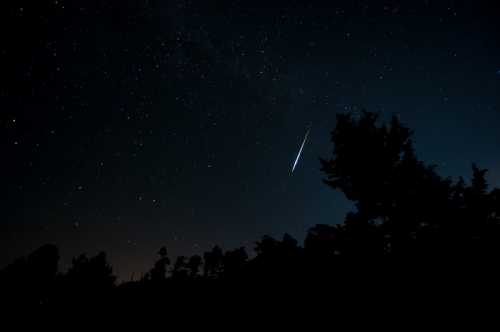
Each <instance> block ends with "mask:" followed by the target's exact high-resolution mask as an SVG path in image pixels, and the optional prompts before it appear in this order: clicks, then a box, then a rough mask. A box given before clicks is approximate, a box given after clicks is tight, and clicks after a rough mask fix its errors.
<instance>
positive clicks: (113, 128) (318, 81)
mask: <svg viewBox="0 0 500 332" xmlns="http://www.w3.org/2000/svg"><path fill="white" fill-rule="evenodd" d="M32 2H33V1H10V3H7V4H2V5H1V6H2V7H4V6H5V8H2V13H3V14H2V15H7V16H8V19H5V20H4V19H2V23H1V24H2V26H1V28H2V31H3V32H2V34H3V36H2V38H3V40H5V42H4V43H2V45H1V53H0V56H1V57H2V61H1V66H2V68H1V69H2V73H5V75H4V74H2V76H4V78H7V80H5V79H4V83H3V84H2V86H1V90H0V93H1V108H2V115H1V124H0V125H1V128H2V129H1V131H2V143H1V144H2V150H3V156H4V158H2V160H3V162H2V166H1V167H2V173H3V175H4V180H3V181H5V183H4V184H3V185H2V201H3V202H4V204H5V205H4V207H3V210H4V211H5V213H4V217H3V218H2V219H3V221H2V225H1V226H0V227H1V239H0V243H2V255H1V256H0V265H2V266H3V265H5V264H7V263H8V262H9V261H11V260H12V259H14V258H15V257H17V256H20V255H23V254H26V253H28V252H30V251H32V250H33V249H35V248H36V247H38V246H40V245H41V244H43V243H47V242H53V243H56V244H58V245H59V246H60V248H61V251H62V254H63V263H64V264H67V263H68V262H69V258H70V257H72V256H75V255H77V254H79V253H82V252H87V253H89V254H95V253H96V252H97V251H98V250H105V251H107V252H108V254H109V256H110V259H111V261H112V262H113V264H114V267H115V270H116V271H117V272H118V273H119V274H120V275H121V276H122V277H125V278H127V277H128V276H129V275H130V274H131V272H132V271H136V272H137V273H140V272H143V271H145V270H146V269H147V268H148V267H149V266H151V263H152V261H153V260H154V259H155V253H156V251H157V249H158V248H159V247H160V246H162V245H166V246H167V247H168V248H169V250H170V252H171V254H172V255H177V254H192V253H195V252H197V253H201V252H202V251H203V250H207V249H209V248H210V247H211V246H212V245H214V244H220V245H221V246H223V247H224V248H226V249H229V248H232V247H237V246H241V245H244V246H247V248H249V249H252V248H253V242H254V241H255V240H257V239H258V238H259V237H260V236H262V235H264V234H271V235H275V236H281V234H282V233H284V232H289V233H290V234H292V235H293V236H296V237H297V238H298V239H300V240H301V239H302V238H303V236H304V235H305V233H306V231H307V229H308V228H309V227H310V226H312V225H314V224H317V223H336V222H342V220H343V216H344V215H345V213H346V211H348V209H349V208H350V205H349V203H348V202H346V201H345V200H344V198H343V197H342V195H341V194H339V193H336V192H334V191H332V190H331V189H329V188H327V187H326V186H325V185H323V184H322V183H321V180H322V175H321V173H320V171H319V162H318V157H320V156H323V157H327V156H328V155H329V153H330V152H331V150H332V146H331V143H330V141H329V132H330V131H331V130H332V129H333V128H334V126H335V114H336V113H337V112H359V111H360V110H361V109H364V108H366V109H367V110H369V111H374V112H380V113H381V115H382V117H383V118H387V117H389V116H391V115H392V114H398V115H399V116H400V118H401V121H402V122H403V123H405V124H406V125H408V126H409V127H411V128H413V129H414V130H415V141H416V148H417V153H418V155H419V156H420V157H421V158H423V159H424V160H426V161H428V162H435V163H437V164H438V165H440V167H439V170H440V173H441V174H443V175H446V176H448V175H450V176H459V175H463V176H465V177H466V178H467V177H468V175H469V173H470V171H469V170H470V167H471V163H472V162H477V163H478V164H479V165H480V166H482V167H485V168H488V169H489V170H490V172H489V179H490V181H491V183H492V184H496V185H499V184H500V160H499V159H500V130H499V129H500V109H499V107H500V76H499V75H498V70H499V69H500V38H499V37H500V35H499V31H500V24H499V23H498V22H497V21H498V17H499V15H498V14H499V13H500V12H499V11H498V8H496V7H493V6H492V5H491V4H490V3H489V2H486V1H483V2H481V1H479V2H476V1H475V2H472V1H449V0H448V1H446V0H445V1H431V0H428V1H405V2H401V1H336V2H332V1H329V2H318V1H310V2H307V4H306V5H304V3H305V2H302V1H275V2H273V7H269V3H270V2H269V1H267V2H260V1H253V2H244V1H218V2H217V3H216V4H215V3H213V2H210V1H153V0H151V1H146V0H142V1H133V0H127V1H112V0H110V1H97V0H96V1H64V0H59V1H40V2H37V3H36V4H33V3H32ZM310 123H312V131H311V134H310V137H309V140H308V142H307V144H306V146H305V148H304V151H303V154H302V158H301V160H300V162H299V164H298V167H297V169H296V171H295V172H294V173H293V175H292V174H291V173H290V170H291V166H292V163H293V160H294V158H295V156H296V153H297V151H298V148H299V146H300V143H301V140H302V138H303V135H304V133H305V130H306V127H307V126H308V124H310ZM64 264H63V268H64Z"/></svg>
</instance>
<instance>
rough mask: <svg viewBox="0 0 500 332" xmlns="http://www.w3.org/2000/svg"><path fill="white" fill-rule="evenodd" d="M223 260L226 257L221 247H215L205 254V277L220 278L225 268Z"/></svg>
mask: <svg viewBox="0 0 500 332" xmlns="http://www.w3.org/2000/svg"><path fill="white" fill-rule="evenodd" d="M223 258H224V255H223V253H222V249H221V248H220V247H219V246H215V247H214V248H213V249H212V250H211V251H207V252H205V253H204V254H203V261H204V262H205V265H204V266H203V276H204V277H206V278H217V277H219V276H220V275H221V274H222V272H223V268H224V263H223Z"/></svg>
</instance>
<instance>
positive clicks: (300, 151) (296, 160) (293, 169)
mask: <svg viewBox="0 0 500 332" xmlns="http://www.w3.org/2000/svg"><path fill="white" fill-rule="evenodd" d="M310 131H311V128H309V129H307V131H306V135H305V136H304V140H303V141H302V145H301V146H300V149H299V153H298V154H297V158H295V162H294V163H293V167H292V173H293V171H295V166H297V163H298V162H299V159H300V155H301V154H302V149H303V148H304V145H305V144H306V141H307V136H309V132H310Z"/></svg>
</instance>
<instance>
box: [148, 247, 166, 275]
mask: <svg viewBox="0 0 500 332" xmlns="http://www.w3.org/2000/svg"><path fill="white" fill-rule="evenodd" d="M158 255H159V256H160V258H159V259H158V260H157V261H156V262H155V264H154V266H153V268H152V269H151V270H150V271H149V272H148V273H147V274H146V276H145V278H144V279H146V280H149V281H152V282H154V283H158V282H163V281H165V280H166V278H167V266H168V265H170V259H169V258H168V252H167V248H166V247H161V248H160V250H158Z"/></svg>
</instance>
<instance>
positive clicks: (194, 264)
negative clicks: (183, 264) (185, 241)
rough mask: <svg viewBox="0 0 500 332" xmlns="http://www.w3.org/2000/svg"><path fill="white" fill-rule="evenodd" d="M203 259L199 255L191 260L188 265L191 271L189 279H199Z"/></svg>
mask: <svg viewBox="0 0 500 332" xmlns="http://www.w3.org/2000/svg"><path fill="white" fill-rule="evenodd" d="M202 263H203V262H202V259H201V256H199V255H194V256H191V257H190V258H189V261H188V263H187V268H188V270H189V277H190V278H191V279H195V278H196V277H198V273H199V272H200V267H201V265H202Z"/></svg>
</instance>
